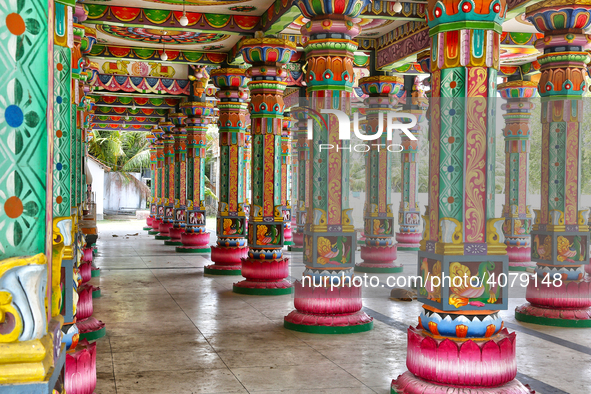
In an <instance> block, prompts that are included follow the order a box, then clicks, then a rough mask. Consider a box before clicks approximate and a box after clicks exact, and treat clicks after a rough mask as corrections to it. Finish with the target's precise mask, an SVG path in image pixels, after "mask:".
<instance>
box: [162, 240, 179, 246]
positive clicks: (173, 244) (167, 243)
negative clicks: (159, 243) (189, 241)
mask: <svg viewBox="0 0 591 394" xmlns="http://www.w3.org/2000/svg"><path fill="white" fill-rule="evenodd" d="M164 245H167V246H182V245H183V243H182V242H180V241H164Z"/></svg>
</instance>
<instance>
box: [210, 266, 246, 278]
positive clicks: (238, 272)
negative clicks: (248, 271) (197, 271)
mask: <svg viewBox="0 0 591 394" xmlns="http://www.w3.org/2000/svg"><path fill="white" fill-rule="evenodd" d="M203 273H204V274H207V275H237V276H240V275H242V270H216V269H212V268H207V267H205V268H204V269H203Z"/></svg>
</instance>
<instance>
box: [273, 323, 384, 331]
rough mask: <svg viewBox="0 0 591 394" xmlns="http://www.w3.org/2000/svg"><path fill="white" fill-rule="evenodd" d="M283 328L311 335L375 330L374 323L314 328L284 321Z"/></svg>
mask: <svg viewBox="0 0 591 394" xmlns="http://www.w3.org/2000/svg"><path fill="white" fill-rule="evenodd" d="M283 327H285V328H287V329H288V330H292V331H299V332H308V333H310V334H355V333H358V332H366V331H371V330H372V329H373V321H371V322H369V323H365V324H356V325H354V326H313V325H306V324H295V323H291V322H286V321H284V322H283Z"/></svg>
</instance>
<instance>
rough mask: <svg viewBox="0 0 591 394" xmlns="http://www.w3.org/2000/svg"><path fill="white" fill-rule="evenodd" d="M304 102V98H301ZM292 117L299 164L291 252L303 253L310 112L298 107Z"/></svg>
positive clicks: (295, 189) (307, 199) (307, 198)
mask: <svg viewBox="0 0 591 394" xmlns="http://www.w3.org/2000/svg"><path fill="white" fill-rule="evenodd" d="M300 100H302V98H300ZM292 115H293V116H294V117H295V119H296V129H295V131H294V137H293V141H294V145H295V148H292V149H293V151H294V152H295V155H294V157H295V159H294V165H295V164H296V163H297V167H296V168H297V170H296V171H294V172H293V173H294V175H295V179H294V188H293V191H294V194H295V201H296V203H295V206H294V208H295V211H294V212H293V214H292V217H293V218H295V221H296V226H295V231H293V226H292V238H293V243H294V244H293V245H292V246H290V248H289V250H290V251H292V252H303V251H304V229H305V225H306V207H307V206H308V205H309V203H310V198H311V197H310V193H309V189H310V188H309V187H308V183H307V182H308V181H309V180H308V178H307V177H306V174H307V173H309V171H310V160H309V159H310V148H309V146H308V137H307V131H308V126H307V124H308V123H307V122H308V121H307V118H308V111H307V110H306V109H305V108H303V107H297V108H296V109H294V110H293V111H292Z"/></svg>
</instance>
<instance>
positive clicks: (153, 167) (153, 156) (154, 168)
mask: <svg viewBox="0 0 591 394" xmlns="http://www.w3.org/2000/svg"><path fill="white" fill-rule="evenodd" d="M146 138H147V139H148V140H149V141H150V142H151V145H150V172H151V174H152V182H150V192H151V195H152V199H151V201H150V216H148V218H147V219H146V224H147V225H148V226H147V227H144V230H148V234H150V235H156V234H158V231H157V230H154V228H155V226H156V224H155V223H154V220H155V219H156V199H157V198H156V193H157V190H158V154H157V152H156V140H157V139H158V137H157V136H156V135H154V134H153V133H151V134H149V135H148V137H146ZM158 226H160V224H158Z"/></svg>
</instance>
